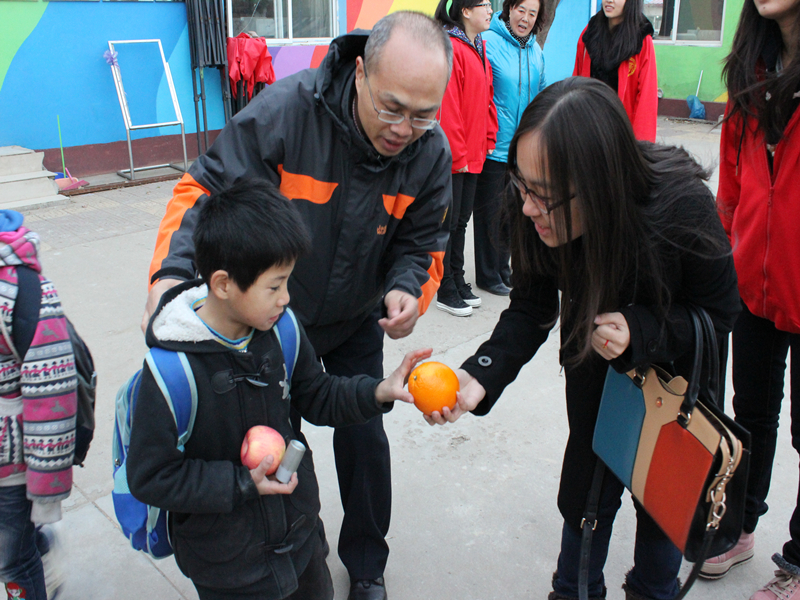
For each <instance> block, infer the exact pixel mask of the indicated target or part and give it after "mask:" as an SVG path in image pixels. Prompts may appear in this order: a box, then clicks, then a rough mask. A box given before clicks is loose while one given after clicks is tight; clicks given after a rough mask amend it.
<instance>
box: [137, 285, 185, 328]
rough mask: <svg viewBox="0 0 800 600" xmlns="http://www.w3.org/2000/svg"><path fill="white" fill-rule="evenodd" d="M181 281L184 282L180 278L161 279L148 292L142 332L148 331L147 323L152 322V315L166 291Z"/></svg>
mask: <svg viewBox="0 0 800 600" xmlns="http://www.w3.org/2000/svg"><path fill="white" fill-rule="evenodd" d="M179 283H183V282H182V281H181V280H180V279H169V278H167V279H159V280H158V281H156V282H155V283H154V284H153V287H151V288H150V291H149V292H148V294H147V304H145V305H144V315H143V316H142V333H147V324H148V323H149V322H150V317H152V316H153V313H154V312H155V310H156V309H157V308H158V303H159V301H160V300H161V296H163V295H164V292H166V291H167V290H169V289H171V288H173V287H175V286H176V285H178V284H179Z"/></svg>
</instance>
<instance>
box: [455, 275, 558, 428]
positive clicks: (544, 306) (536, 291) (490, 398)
mask: <svg viewBox="0 0 800 600" xmlns="http://www.w3.org/2000/svg"><path fill="white" fill-rule="evenodd" d="M557 316H558V286H557V284H556V281H555V280H554V279H551V278H545V277H540V278H536V279H535V280H534V281H533V282H532V283H531V284H530V285H529V286H526V287H525V288H520V287H515V288H514V289H513V290H512V291H511V303H510V304H509V306H508V308H507V309H506V310H504V311H503V313H502V314H501V315H500V320H499V321H498V323H497V325H496V326H495V328H494V331H493V332H492V336H491V337H490V338H489V340H487V341H486V342H484V343H483V344H481V346H480V348H478V351H477V352H476V353H475V354H474V355H473V356H472V357H470V358H468V359H467V360H466V361H465V362H464V364H463V365H461V368H462V369H464V370H465V371H467V373H469V374H470V375H472V376H473V377H475V379H477V380H478V382H479V383H480V384H481V385H482V386H483V387H484V389H485V390H486V396H485V398H484V399H483V401H482V402H481V403H480V404H479V405H478V406H477V407H476V408H475V410H473V411H472V412H473V413H474V414H476V415H485V414H487V413H488V412H489V411H490V410H491V408H492V406H494V403H495V402H497V400H498V398H499V397H500V395H501V394H502V393H503V390H504V389H505V388H506V386H507V385H508V384H510V383H511V382H512V381H514V379H516V377H517V374H518V373H519V371H520V369H522V367H523V366H524V365H525V364H526V363H527V362H528V361H530V360H531V359H532V358H533V356H534V354H536V351H537V350H538V349H539V347H540V346H541V345H542V344H543V343H544V342H545V341H546V340H547V336H548V335H549V333H550V330H551V329H552V327H553V324H554V322H555V320H556V318H557Z"/></svg>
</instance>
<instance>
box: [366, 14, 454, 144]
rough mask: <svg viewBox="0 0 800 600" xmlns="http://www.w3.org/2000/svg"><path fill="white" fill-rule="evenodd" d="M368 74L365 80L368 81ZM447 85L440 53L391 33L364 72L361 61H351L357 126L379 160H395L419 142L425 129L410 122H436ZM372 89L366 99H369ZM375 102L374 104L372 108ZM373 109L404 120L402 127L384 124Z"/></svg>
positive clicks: (400, 125) (402, 34)
mask: <svg viewBox="0 0 800 600" xmlns="http://www.w3.org/2000/svg"><path fill="white" fill-rule="evenodd" d="M367 76H369V79H367ZM446 87H447V62H446V59H445V56H444V52H443V51H442V50H440V49H433V48H424V47H421V46H420V44H419V43H418V42H415V41H414V40H411V39H409V36H408V34H406V33H405V32H404V31H402V29H399V28H398V29H396V30H395V31H394V33H393V34H392V36H391V37H390V38H389V41H388V42H386V45H385V46H384V47H383V51H382V53H381V56H380V59H379V60H378V61H377V64H376V65H374V66H373V67H372V68H371V70H370V71H369V72H367V71H366V69H365V66H364V60H363V58H362V57H358V58H357V59H356V91H357V94H358V99H357V108H358V117H359V119H360V121H361V127H362V129H363V130H364V133H365V134H366V136H367V138H368V139H369V141H370V142H372V145H373V146H375V149H376V150H377V151H378V152H379V153H380V154H382V155H383V156H396V155H397V154H399V153H400V152H402V151H403V149H404V148H405V147H406V146H408V145H409V144H411V143H412V142H414V141H416V140H418V139H419V138H420V137H421V136H422V135H423V134H424V133H425V130H424V129H417V128H415V127H412V126H411V121H410V119H412V118H416V119H435V118H436V113H437V112H438V110H439V107H440V106H441V104H442V97H443V96H444V91H445V88H446ZM370 91H371V98H370ZM373 101H374V106H373ZM376 109H377V110H384V111H389V112H392V113H397V114H399V115H403V116H404V117H406V118H405V119H404V120H403V121H402V122H401V123H397V124H391V123H384V122H383V121H381V120H380V119H379V118H378V113H377V112H376Z"/></svg>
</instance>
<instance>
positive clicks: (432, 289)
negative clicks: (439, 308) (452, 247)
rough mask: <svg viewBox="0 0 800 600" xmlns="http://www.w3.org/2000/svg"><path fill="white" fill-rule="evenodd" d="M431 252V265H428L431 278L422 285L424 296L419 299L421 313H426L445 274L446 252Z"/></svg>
mask: <svg viewBox="0 0 800 600" xmlns="http://www.w3.org/2000/svg"><path fill="white" fill-rule="evenodd" d="M429 254H430V255H431V266H430V267H428V275H430V279H428V281H426V282H425V284H424V285H423V286H422V296H420V299H419V314H420V315H423V314H425V311H426V310H428V307H429V306H430V304H431V302H432V301H433V297H434V296H435V295H436V292H437V291H438V289H439V284H440V283H441V282H442V276H443V275H444V252H430V253H429Z"/></svg>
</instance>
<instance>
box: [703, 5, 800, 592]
mask: <svg viewBox="0 0 800 600" xmlns="http://www.w3.org/2000/svg"><path fill="white" fill-rule="evenodd" d="M723 74H724V76H725V81H726V85H727V88H728V98H729V100H728V106H727V110H726V117H725V121H724V123H723V126H722V139H721V149H720V172H719V191H718V193H717V205H718V208H719V212H720V217H721V219H722V224H723V226H724V228H725V231H726V232H727V234H728V237H729V238H730V242H731V245H732V246H733V257H734V261H735V263H736V272H737V274H738V277H739V293H740V295H741V299H742V313H741V314H740V315H739V318H738V320H737V321H736V324H735V326H734V328H733V336H732V348H733V388H734V397H733V409H734V412H735V413H736V421H737V422H738V423H741V425H742V426H743V427H745V428H746V429H748V430H749V431H750V434H751V436H752V449H751V457H750V477H749V479H748V489H747V504H746V506H745V520H744V531H743V533H742V536H741V538H740V539H739V543H738V544H737V545H736V546H735V547H734V548H733V549H732V550H730V551H729V552H726V553H725V554H722V555H720V556H717V557H714V558H712V559H709V560H707V561H706V562H705V564H704V565H703V570H702V571H701V575H702V576H705V577H707V578H709V579H718V578H720V577H723V576H724V575H725V574H726V573H727V572H728V571H729V570H730V569H731V567H733V566H735V565H737V564H741V563H743V562H745V561H747V560H749V559H750V558H751V557H752V556H753V549H754V545H755V537H754V532H755V529H756V525H757V524H758V518H759V517H760V516H761V515H763V514H764V513H766V512H767V504H766V502H765V500H766V497H767V492H768V491H769V484H770V479H771V477H772V463H773V459H774V456H775V446H776V442H777V437H778V417H779V415H780V411H781V402H782V400H783V389H784V376H785V372H786V355H787V353H788V351H789V348H791V350H792V352H791V404H792V409H791V417H792V428H791V431H792V445H793V446H794V448H795V449H796V450H798V451H800V184H798V174H799V173H800V110H798V105H799V104H800V0H758V2H755V1H754V0H746V2H745V4H744V8H743V9H742V16H741V18H740V20H739V27H738V29H737V31H736V36H735V37H734V40H733V49H732V50H731V53H730V55H729V56H728V58H727V59H726V63H725V68H724V70H723ZM772 558H773V560H774V561H775V563H776V564H777V565H778V570H777V571H775V578H774V579H772V580H771V581H770V582H769V583H767V585H765V586H764V587H763V588H761V590H759V591H757V592H756V593H755V594H754V595H753V596H752V598H751V600H775V599H776V598H780V599H781V600H798V599H800V508H798V507H797V506H795V507H794V513H793V514H792V517H791V520H790V521H789V541H788V542H786V543H785V544H784V546H783V552H782V554H777V553H776V554H775V555H774V556H773V557H772Z"/></svg>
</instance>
